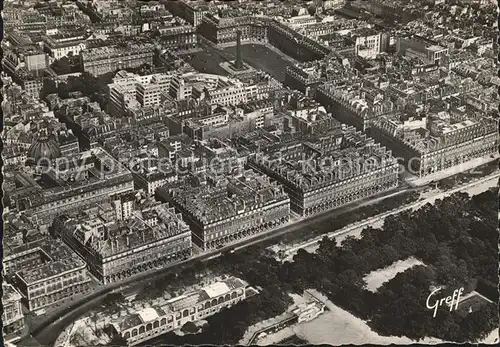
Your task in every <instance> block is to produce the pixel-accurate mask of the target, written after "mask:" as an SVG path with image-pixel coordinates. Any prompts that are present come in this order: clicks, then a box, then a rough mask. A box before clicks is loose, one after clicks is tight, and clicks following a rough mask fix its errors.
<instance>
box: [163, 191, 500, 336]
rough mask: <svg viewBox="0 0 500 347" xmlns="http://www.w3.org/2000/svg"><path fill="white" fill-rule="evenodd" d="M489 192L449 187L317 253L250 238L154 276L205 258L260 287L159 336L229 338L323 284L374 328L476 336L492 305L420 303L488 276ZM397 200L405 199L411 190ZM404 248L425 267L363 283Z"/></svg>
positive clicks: (484, 328) (491, 268)
mask: <svg viewBox="0 0 500 347" xmlns="http://www.w3.org/2000/svg"><path fill="white" fill-rule="evenodd" d="M497 194H498V190H491V191H487V192H485V193H483V194H480V195H477V196H474V197H472V198H470V197H469V196H468V195H467V194H463V193H457V194H455V195H453V196H451V197H449V198H445V199H444V200H438V201H436V203H435V205H430V204H427V205H426V206H424V207H422V208H421V209H419V210H418V211H414V212H412V211H407V212H404V213H400V214H398V215H394V216H391V217H388V218H386V220H385V223H384V225H383V227H382V228H380V229H378V230H374V229H371V228H367V229H365V230H363V232H362V238H361V239H355V238H352V237H348V238H346V239H345V240H344V242H343V244H342V247H339V246H337V243H336V241H335V240H331V239H329V238H324V239H323V240H322V241H321V242H320V245H319V248H318V250H317V251H316V253H314V254H310V253H308V252H306V251H304V250H299V252H298V253H297V255H296V256H295V257H294V261H293V262H285V263H283V264H282V263H280V262H277V261H276V260H275V259H274V258H269V257H267V256H265V255H262V252H261V248H260V246H258V245H256V246H251V247H248V248H245V249H243V250H241V251H238V252H236V253H233V254H229V253H228V254H225V255H223V256H222V257H219V258H217V259H214V260H212V261H211V262H210V263H209V264H207V263H201V262H197V263H196V264H195V265H194V266H193V267H192V268H188V269H185V270H184V271H183V272H181V273H179V275H177V276H176V277H175V278H174V277H172V278H168V279H165V280H162V281H158V282H157V284H156V285H157V286H158V291H160V290H163V289H164V286H163V285H162V283H165V282H167V283H176V284H178V281H187V282H193V283H195V282H196V281H197V279H196V274H199V273H203V272H205V271H207V268H206V266H207V265H209V268H210V270H211V271H212V272H215V273H220V274H228V273H229V274H232V275H234V276H237V277H240V278H243V279H244V280H246V281H248V282H249V283H251V284H252V285H253V286H258V287H261V288H262V291H261V293H260V294H259V295H256V296H253V297H251V298H249V299H247V300H246V301H245V302H243V303H240V304H238V305H237V306H234V307H232V308H229V309H224V310H223V311H222V312H220V313H219V314H217V315H214V316H212V317H210V318H209V319H208V324H207V325H206V326H205V327H204V329H203V330H202V331H201V332H200V333H199V334H194V335H188V336H183V337H179V336H177V335H175V334H167V335H165V336H163V337H159V338H158V339H157V340H158V342H160V343H168V344H178V343H179V344H199V343H209V344H236V343H237V342H238V341H239V340H240V339H241V338H242V336H243V334H244V332H245V331H246V329H247V328H248V327H249V326H251V325H253V324H255V323H257V322H259V321H262V320H264V319H268V318H270V317H274V316H276V315H279V314H281V313H283V312H284V311H285V310H286V308H287V307H288V306H289V305H290V304H291V303H292V301H291V299H290V297H289V296H288V294H287V293H290V292H296V293H302V292H303V290H305V289H307V288H316V289H318V290H319V291H321V292H323V293H324V294H325V295H327V296H328V297H329V298H330V300H332V301H333V302H334V303H336V304H337V305H339V306H340V307H343V308H344V309H346V310H348V311H350V312H352V313H353V314H355V315H356V316H358V317H360V318H362V319H364V320H367V321H369V322H370V323H369V324H370V325H371V326H372V327H373V328H374V329H375V330H376V331H378V332H379V333H381V334H385V335H393V336H402V335H404V336H408V337H410V338H414V339H419V338H423V337H426V336H431V337H437V338H441V339H444V340H448V341H459V342H462V341H473V340H476V339H479V338H482V337H483V336H484V334H486V333H488V332H490V331H491V330H493V328H494V326H495V324H496V325H498V317H497V315H496V308H495V306H494V305H485V306H483V307H481V308H480V309H479V310H478V311H477V312H473V313H470V314H466V315H464V314H458V313H457V312H449V311H448V310H445V309H443V310H441V311H439V312H438V316H437V317H436V318H432V312H430V311H429V310H428V309H427V308H426V306H425V302H426V299H427V296H428V295H429V294H430V287H431V286H433V285H434V286H446V287H448V288H452V289H451V290H453V289H455V288H459V287H462V286H464V287H468V284H470V283H472V282H473V281H474V279H478V278H481V279H484V280H485V281H486V282H491V283H496V281H497V280H496V274H497V264H498V261H497V238H498V235H497V231H496V230H497V229H496V228H497V226H496V221H497V215H496V213H497V211H496V208H495V205H494V204H492V203H491V201H492V200H493V199H496V197H497ZM405 199H408V200H409V201H411V200H414V199H415V196H412V197H408V196H406V197H405ZM386 207H387V206H386ZM386 207H385V208H386ZM379 208H380V209H385V208H384V207H379ZM366 213H367V214H368V213H369V212H368V211H367V212H366ZM340 217H341V218H345V220H343V219H341V220H340V221H338V223H341V224H343V223H344V222H347V221H348V218H347V217H342V216H340ZM359 218H361V216H358V219H359ZM330 227H332V226H331V225H330ZM410 256H413V257H416V258H419V259H420V260H422V261H423V262H424V263H425V266H415V267H413V268H411V269H409V270H407V271H405V272H403V273H400V274H398V275H397V276H396V277H395V278H394V279H392V280H390V281H389V282H387V283H385V284H384V285H383V286H382V287H380V288H379V290H378V291H377V292H376V293H373V292H370V291H368V290H366V289H364V285H365V283H364V280H363V277H364V276H365V275H366V274H368V273H369V272H371V271H373V270H377V269H379V268H383V267H386V266H388V265H390V264H392V263H393V262H395V261H398V260H404V259H407V258H408V257H410ZM156 285H155V286H156ZM443 293H444V292H443ZM443 295H444V294H443ZM493 299H495V298H493Z"/></svg>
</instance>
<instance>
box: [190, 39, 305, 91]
mask: <svg viewBox="0 0 500 347" xmlns="http://www.w3.org/2000/svg"><path fill="white" fill-rule="evenodd" d="M200 47H201V48H202V50H200V51H198V52H194V53H191V54H186V55H184V57H185V59H186V61H187V62H188V63H189V64H191V65H192V66H193V67H194V68H195V69H196V70H198V71H200V72H203V73H211V74H218V75H223V76H227V75H228V72H227V71H226V70H225V69H223V68H222V67H220V64H221V63H222V62H225V61H233V60H234V59H236V47H234V46H231V47H226V48H224V47H218V46H215V45H213V44H211V43H208V42H205V41H202V42H200ZM241 56H242V58H243V60H244V61H245V63H247V64H248V65H250V66H252V67H253V68H254V69H257V70H262V71H264V72H266V73H268V74H269V75H271V76H273V77H274V78H276V79H277V80H278V81H280V82H283V81H284V80H285V68H286V67H287V66H288V65H290V64H293V63H294V62H295V61H294V60H293V59H292V58H290V57H288V56H286V55H285V54H283V53H281V52H280V51H278V50H277V49H275V48H274V47H272V46H270V45H263V44H255V43H247V44H245V43H243V44H242V45H241Z"/></svg>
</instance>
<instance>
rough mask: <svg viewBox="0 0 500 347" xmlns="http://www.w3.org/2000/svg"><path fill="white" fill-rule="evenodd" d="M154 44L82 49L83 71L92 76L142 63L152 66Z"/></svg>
mask: <svg viewBox="0 0 500 347" xmlns="http://www.w3.org/2000/svg"><path fill="white" fill-rule="evenodd" d="M153 56H154V46H153V45H147V44H140V45H137V44H130V45H127V46H124V47H120V46H104V47H95V48H89V49H87V50H84V51H82V52H81V54H80V60H81V66H82V69H83V71H84V72H88V73H90V74H92V75H94V76H100V75H104V74H106V73H108V72H114V71H116V70H120V69H126V68H135V67H139V66H141V65H144V64H148V65H150V66H153Z"/></svg>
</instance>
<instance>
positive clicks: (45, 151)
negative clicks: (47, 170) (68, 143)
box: [28, 132, 62, 165]
mask: <svg viewBox="0 0 500 347" xmlns="http://www.w3.org/2000/svg"><path fill="white" fill-rule="evenodd" d="M61 156H62V154H61V150H60V148H59V145H58V143H57V140H56V138H55V136H54V135H52V134H50V135H49V134H47V133H46V132H44V133H41V134H40V136H39V137H38V138H37V139H36V141H35V142H34V143H33V144H32V145H31V146H30V148H29V149H28V163H29V164H38V165H48V164H49V163H50V162H52V161H53V160H54V159H56V158H60V157H61Z"/></svg>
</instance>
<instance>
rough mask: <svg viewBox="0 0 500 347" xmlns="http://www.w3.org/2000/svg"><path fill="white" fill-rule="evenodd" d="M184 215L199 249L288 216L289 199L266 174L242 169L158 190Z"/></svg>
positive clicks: (250, 232)
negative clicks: (241, 171)
mask: <svg viewBox="0 0 500 347" xmlns="http://www.w3.org/2000/svg"><path fill="white" fill-rule="evenodd" d="M159 195H160V197H162V198H165V199H166V200H168V201H169V202H171V204H172V205H173V206H175V208H176V209H177V210H179V211H180V212H181V213H182V215H183V216H184V219H185V221H186V222H187V223H188V224H189V225H190V227H191V230H192V232H193V243H195V244H196V245H197V246H198V247H200V248H201V249H203V250H207V249H213V248H216V247H221V246H223V245H224V244H226V243H229V242H232V241H236V240H238V239H243V238H245V237H247V236H250V235H253V234H256V233H259V232H263V231H265V230H268V229H270V228H272V227H273V226H276V225H279V224H284V223H286V222H287V221H288V220H289V217H290V200H289V198H288V195H287V194H286V193H285V191H284V190H283V187H282V186H281V185H279V184H278V183H276V182H273V181H271V180H270V179H269V177H267V176H264V175H261V174H258V173H256V172H254V171H252V170H246V171H244V172H243V173H241V174H239V173H238V174H234V175H233V176H232V175H226V176H215V175H212V176H210V172H209V173H208V174H207V175H206V181H204V182H200V180H199V179H196V180H192V181H189V180H185V181H182V182H178V183H177V184H171V185H167V186H165V187H164V189H162V190H161V191H160V192H159Z"/></svg>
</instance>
